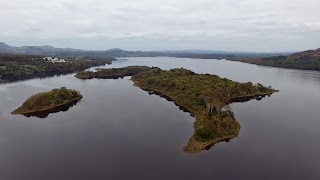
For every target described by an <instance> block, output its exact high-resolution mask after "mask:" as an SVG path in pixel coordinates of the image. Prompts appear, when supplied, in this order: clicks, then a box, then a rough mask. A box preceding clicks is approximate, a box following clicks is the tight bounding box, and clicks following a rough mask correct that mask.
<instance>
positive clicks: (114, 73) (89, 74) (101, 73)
mask: <svg viewBox="0 0 320 180" xmlns="http://www.w3.org/2000/svg"><path fill="white" fill-rule="evenodd" d="M152 69H158V68H156V67H148V66H128V67H125V68H111V69H103V68H98V69H96V71H95V72H93V71H81V72H78V73H77V74H76V75H75V77H76V78H79V79H93V78H97V79H118V78H123V77H125V76H133V75H135V74H138V73H141V72H145V71H150V70H152Z"/></svg>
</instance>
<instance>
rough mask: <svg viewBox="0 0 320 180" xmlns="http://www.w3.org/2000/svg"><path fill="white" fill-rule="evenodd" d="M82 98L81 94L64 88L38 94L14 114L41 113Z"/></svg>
mask: <svg viewBox="0 0 320 180" xmlns="http://www.w3.org/2000/svg"><path fill="white" fill-rule="evenodd" d="M81 98H82V95H81V94H80V92H78V91H76V90H72V89H67V88H65V87H62V88H60V89H53V90H51V91H49V92H43V93H38V94H35V95H32V96H31V97H29V98H28V99H27V100H26V101H25V102H24V103H23V104H22V106H20V107H19V108H17V109H16V110H14V111H13V112H12V114H27V113H33V112H41V111H44V110H49V109H52V108H56V107H58V106H61V105H64V104H67V103H70V102H72V101H76V100H79V99H81Z"/></svg>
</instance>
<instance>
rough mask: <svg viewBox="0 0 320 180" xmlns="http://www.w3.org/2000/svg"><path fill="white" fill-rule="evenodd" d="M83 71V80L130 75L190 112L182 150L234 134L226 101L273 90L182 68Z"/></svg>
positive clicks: (235, 125)
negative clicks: (188, 134)
mask: <svg viewBox="0 0 320 180" xmlns="http://www.w3.org/2000/svg"><path fill="white" fill-rule="evenodd" d="M133 69H134V70H138V69H139V72H137V71H132V70H133ZM102 72H107V73H102ZM133 72H134V73H133ZM83 74H85V75H86V74H89V75H88V76H84V79H87V78H92V77H95V78H100V77H102V78H106V77H114V76H119V75H121V76H122V75H125V74H127V75H128V74H129V75H130V74H131V75H132V74H134V75H133V76H132V78H131V80H132V81H133V82H134V84H135V85H136V86H138V87H140V88H141V89H143V90H146V91H149V92H151V93H155V94H158V95H160V96H162V97H165V98H166V99H169V100H172V101H174V102H175V104H177V105H178V106H180V107H182V108H183V109H185V110H187V111H188V112H190V113H191V114H192V115H194V116H195V118H196V121H195V123H194V128H195V132H194V135H193V136H192V137H191V138H190V139H189V142H188V143H187V145H186V146H185V148H184V150H185V151H186V152H199V151H201V150H204V149H206V148H208V147H210V146H212V145H213V144H215V143H217V142H220V141H225V140H229V139H232V138H234V137H236V136H237V135H238V133H239V130H240V124H239V123H238V122H237V121H236V119H235V118H234V114H233V112H232V111H230V110H229V109H228V108H226V106H227V105H228V104H230V103H232V102H239V101H247V100H250V99H253V98H256V99H261V98H263V97H264V96H266V95H271V94H272V93H274V92H277V90H274V89H272V88H271V87H265V86H263V85H262V84H259V83H258V84H255V85H254V84H252V83H251V82H247V83H239V82H235V81H232V80H228V79H225V78H220V77H219V76H216V75H211V74H196V73H194V72H192V71H190V70H187V69H183V68H177V69H171V70H161V69H159V68H156V67H152V68H150V67H149V68H148V67H146V66H142V67H139V66H134V67H132V66H130V67H125V68H119V69H99V70H98V71H97V72H86V73H83ZM76 77H79V75H78V76H76Z"/></svg>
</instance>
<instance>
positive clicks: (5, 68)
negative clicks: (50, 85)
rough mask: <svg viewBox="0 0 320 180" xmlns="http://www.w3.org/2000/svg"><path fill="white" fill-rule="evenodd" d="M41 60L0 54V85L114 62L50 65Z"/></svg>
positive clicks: (90, 61) (98, 60)
mask: <svg viewBox="0 0 320 180" xmlns="http://www.w3.org/2000/svg"><path fill="white" fill-rule="evenodd" d="M42 58H43V56H36V55H14V54H0V83H1V82H12V81H17V80H25V79H30V78H36V77H47V76H53V75H60V74H67V73H73V72H76V71H79V70H85V69H87V68H90V67H92V66H101V65H104V64H106V63H111V61H112V60H114V59H113V58H98V59H94V57H93V58H92V59H94V60H92V59H91V60H75V59H72V60H70V59H69V60H68V59H67V62H66V63H51V62H48V61H46V60H43V59H42Z"/></svg>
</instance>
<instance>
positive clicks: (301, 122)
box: [0, 57, 320, 180]
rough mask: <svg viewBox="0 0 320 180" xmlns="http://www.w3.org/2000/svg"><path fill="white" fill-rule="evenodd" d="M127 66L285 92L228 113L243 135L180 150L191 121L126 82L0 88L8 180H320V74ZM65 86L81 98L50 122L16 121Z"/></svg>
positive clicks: (0, 165) (150, 61)
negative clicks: (33, 102) (34, 99)
mask: <svg viewBox="0 0 320 180" xmlns="http://www.w3.org/2000/svg"><path fill="white" fill-rule="evenodd" d="M128 65H148V66H158V67H160V68H163V69H170V68H175V67H184V68H187V69H191V70H193V71H195V72H198V73H212V74H217V75H219V76H221V77H226V78H229V79H232V80H236V81H241V82H247V81H252V82H254V83H257V82H261V83H262V84H264V85H271V86H272V87H274V88H276V89H279V90H281V92H279V93H276V94H274V95H272V96H271V97H269V98H264V99H262V100H261V101H256V100H252V101H249V102H245V103H236V104H232V105H231V107H232V109H233V112H234V113H235V116H236V118H237V120H238V121H239V122H240V124H241V130H240V134H239V137H237V138H235V139H232V140H231V141H230V142H228V143H226V142H223V143H219V144H217V145H215V146H214V147H213V148H211V149H210V150H208V151H202V152H201V153H197V154H188V153H185V152H183V146H184V145H185V143H186V142H187V141H188V139H189V137H190V136H191V135H192V134H193V122H194V118H192V117H190V114H189V113H185V112H183V111H181V110H179V108H178V107H176V106H175V105H174V103H173V102H168V101H167V100H165V99H163V98H160V97H158V96H156V95H149V94H148V93H147V92H145V91H143V90H140V89H139V88H137V87H135V86H133V85H132V84H133V83H132V82H131V81H130V80H129V78H124V79H119V80H97V79H93V80H79V79H76V78H74V77H73V75H67V76H60V77H53V78H46V79H33V80H29V81H23V82H18V83H11V84H3V85H0V98H1V103H0V179H1V180H29V179H30V180H47V179H54V180H71V179H76V180H79V179H81V180H82V179H85V180H100V179H139V180H141V179H201V178H202V179H320V171H319V167H320V155H319V152H320V141H319V137H320V130H319V128H320V109H319V107H320V73H318V72H312V71H299V70H289V69H279V68H270V67H261V66H256V65H250V64H243V63H239V62H231V61H224V60H221V61H217V60H209V59H207V60H204V59H178V58H164V57H161V58H128V60H119V61H115V62H113V64H112V65H107V66H106V67H123V66H128ZM62 86H66V87H68V88H74V89H77V90H79V91H81V93H82V94H83V96H84V98H83V99H82V100H81V101H80V102H78V103H77V105H75V106H73V107H71V108H70V109H69V110H68V111H66V112H59V113H54V114H50V115H49V116H48V117H47V118H44V119H40V118H36V117H30V118H28V117H25V116H22V115H11V114H10V112H11V111H12V110H13V109H15V108H16V107H17V106H19V105H20V104H21V103H22V102H23V101H24V100H26V98H27V97H29V96H30V95H32V94H35V93H38V92H42V91H48V90H51V89H53V88H59V87H62Z"/></svg>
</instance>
